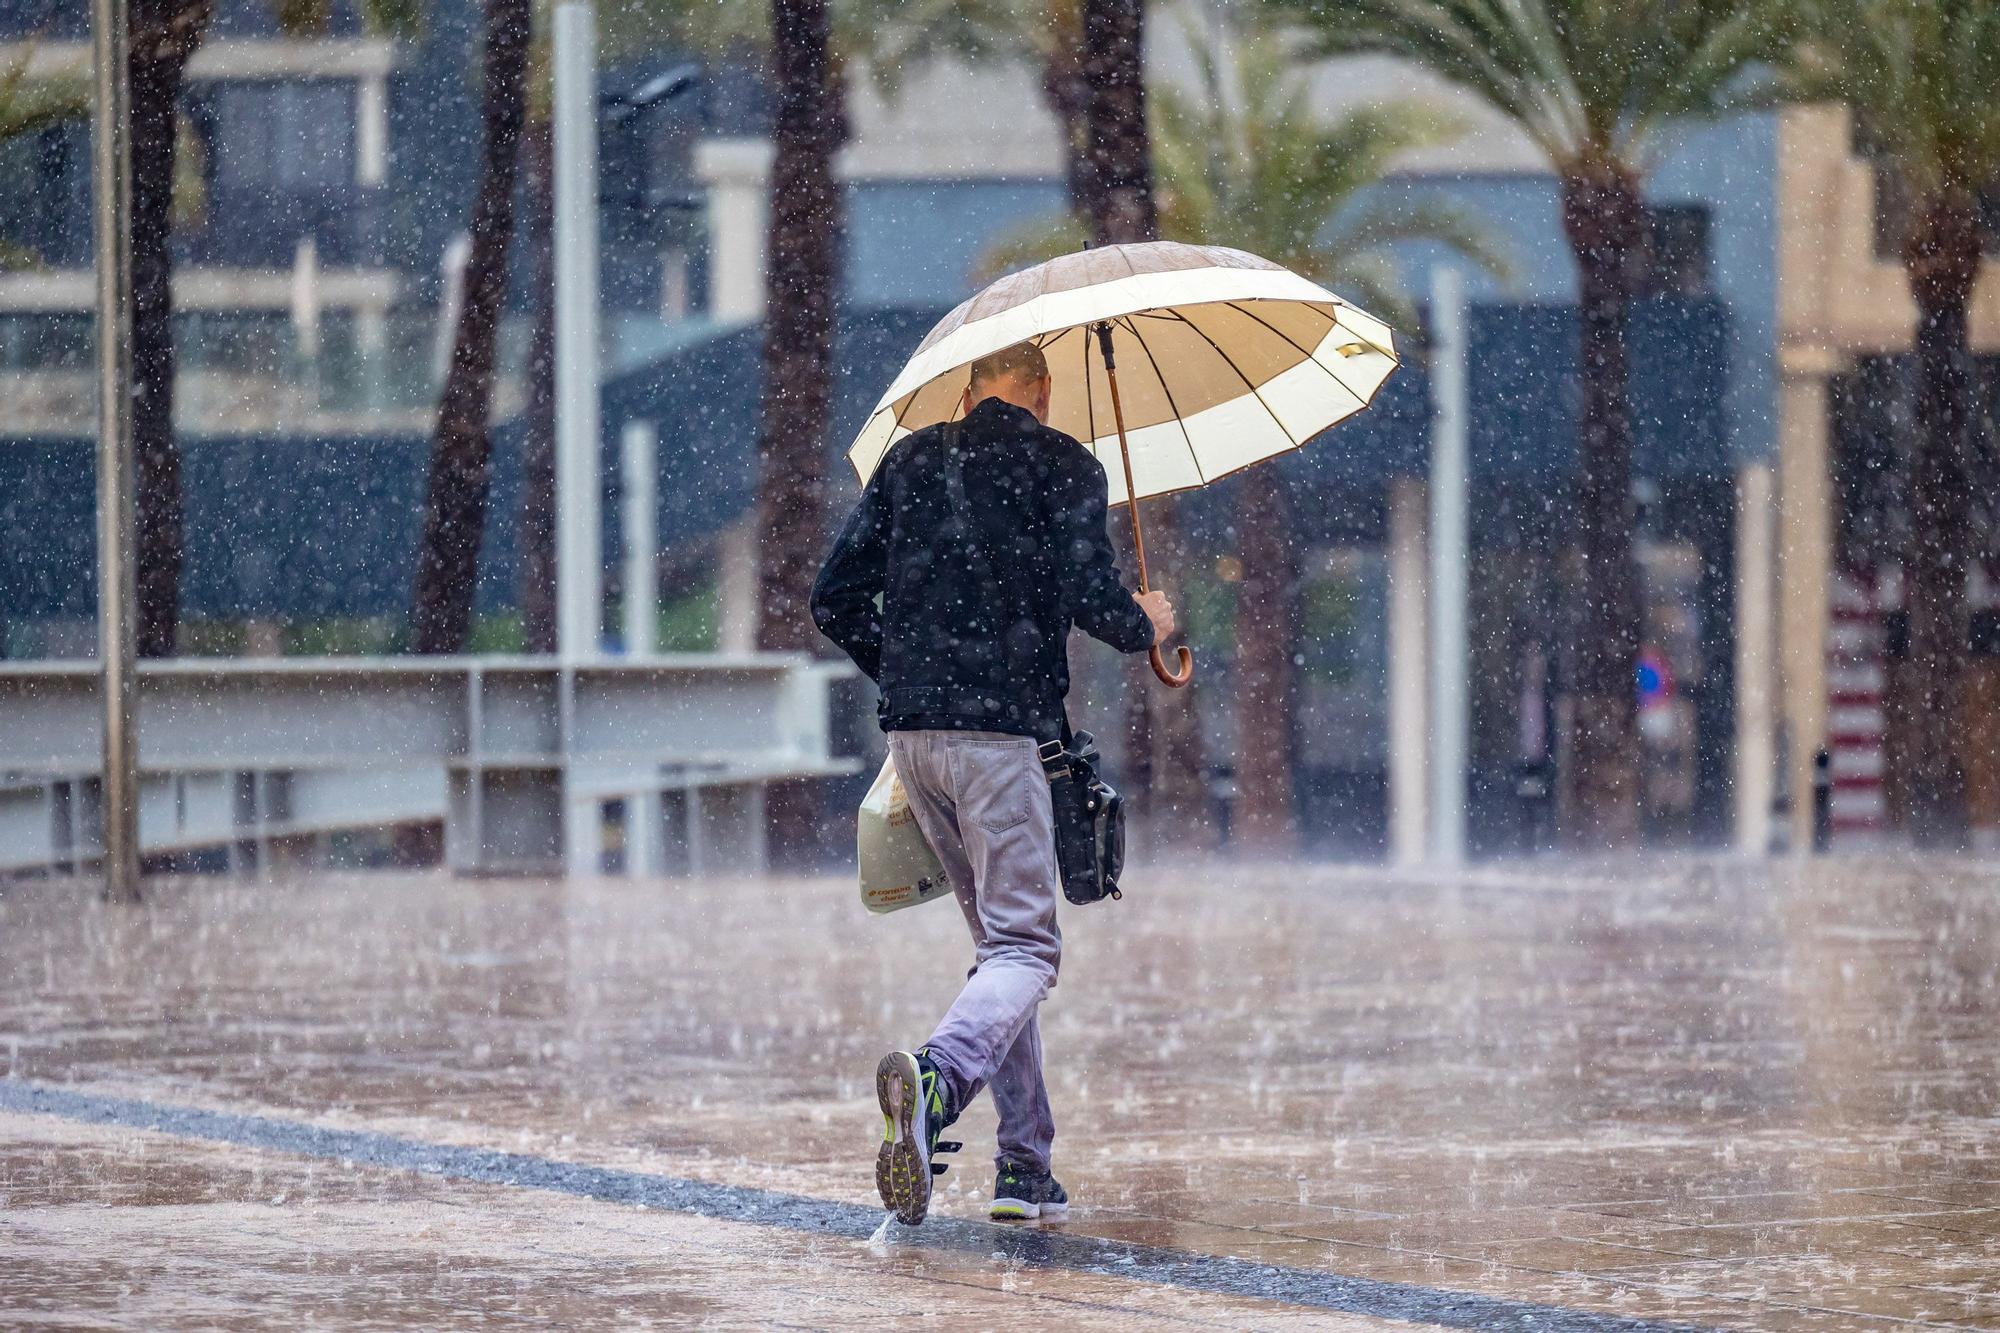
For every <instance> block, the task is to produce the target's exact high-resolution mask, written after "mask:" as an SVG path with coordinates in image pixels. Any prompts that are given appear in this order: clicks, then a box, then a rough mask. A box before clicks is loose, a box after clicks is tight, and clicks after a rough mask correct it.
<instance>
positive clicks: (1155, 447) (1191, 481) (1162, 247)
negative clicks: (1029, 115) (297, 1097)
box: [847, 241, 1397, 686]
mask: <svg viewBox="0 0 2000 1333" xmlns="http://www.w3.org/2000/svg"><path fill="white" fill-rule="evenodd" d="M1019 342H1033V343H1034V344H1036V345H1037V346H1038V347H1040V348H1041V349H1042V352H1043V353H1044V355H1046V356H1047V358H1048V362H1049V373H1050V375H1051V376H1052V377H1053V379H1054V384H1053V387H1052V390H1051V393H1050V398H1049V425H1051V426H1053V427H1055V428H1056V429H1057V430H1060V431H1062V432H1064V433H1065V434H1068V435H1072V436H1074V437H1075V438H1076V439H1077V440H1079V441H1080V442H1081V443H1082V444H1083V445H1084V446H1085V447H1086V448H1088V449H1089V450H1090V451H1091V453H1092V454H1093V455H1094V456H1095V457H1096V458H1097V460H1098V462H1099V463H1100V464H1101V465H1103V467H1104V470H1105V473H1106V476H1107V477H1108V479H1109V489H1110V494H1111V502H1112V503H1113V504H1127V503H1129V504H1131V506H1132V540H1133V546H1134V551H1135V554H1136V556H1137V559H1138V566H1139V590H1140V591H1141V592H1144V591H1146V590H1147V588H1148V579H1147V571H1146V539H1145V534H1144V531H1143V529H1142V528H1141V526H1140V523H1139V506H1138V501H1140V500H1143V499H1146V498H1148V497H1151V496H1156V495H1168V494H1171V493H1173V492H1175V491H1184V490H1189V489H1192V488H1194V487H1196V486H1205V485H1207V484H1208V483H1209V482H1212V481H1215V480H1217V479H1219V478H1221V477H1225V476H1228V475H1229V474H1230V473H1232V472H1236V471H1239V470H1241V469H1243V468H1246V467H1248V466H1250V465H1251V464H1253V463H1257V462H1261V461H1262V460H1264V459H1267V458H1271V457H1273V456H1275V455H1277V454H1282V453H1285V452H1288V451H1289V450H1292V449H1296V448H1299V447H1300V446H1301V445H1303V444H1305V443H1306V442H1307V441H1308V440H1310V439H1312V437H1313V436H1315V435H1317V434H1319V433H1320V432H1321V431H1323V430H1325V429H1326V428H1327V427H1329V426H1331V425H1333V424H1334V423H1335V422H1337V421H1340V420H1341V419H1342V418H1344V417H1348V416H1351V415H1352V414H1354V413H1355V412H1358V411H1360V410H1361V409H1362V408H1364V407H1366V406H1367V405H1368V403H1369V401H1370V400H1371V399H1372V398H1373V397H1374V396H1375V391H1376V390H1377V389H1378V388H1380V387H1381V385H1382V381H1383V380H1385V379H1387V378H1388V377H1389V373H1390V372H1391V371H1393V370H1394V369H1395V368H1396V365H1397V359H1396V352H1395V344H1394V338H1393V335H1392V334H1391V332H1390V329H1389V326H1388V325H1387V324H1384V323H1383V322H1382V321H1381V320H1379V319H1376V318H1375V317H1374V316H1373V315H1370V314H1368V313H1366V312H1365V311H1363V310H1360V309H1359V308H1357V307H1355V306H1352V305H1349V304H1348V303H1347V302H1346V301H1343V300H1341V299H1340V298H1339V297H1338V296H1335V295H1334V294H1333V293H1332V292H1330V291H1327V290H1326V289H1325V288H1324V287H1321V286H1319V285H1318V284H1317V283H1314V282H1311V281H1309V280H1308V279H1306V278H1302V277H1300V276H1299V275H1298V274H1296V273H1293V272H1292V271H1290V270H1289V269H1286V268H1283V267H1281V266H1279V265H1277V264H1273V263H1272V262H1271V261H1269V260H1268V259H1260V258H1258V257H1257V256H1256V255H1253V254H1248V253H1246V252H1244V251H1242V250H1231V249H1228V248H1227V247H1224V246H1218V245H1183V244H1180V243H1179V242H1175V241H1148V242H1145V243H1142V244H1137V245H1113V246H1105V247H1102V248H1100V249H1095V250H1084V251H1081V252H1079V253H1076V254H1070V255H1063V256H1062V257H1060V258H1057V259H1051V260H1049V261H1048V262H1047V263H1044V264H1038V265H1036V266H1035V267H1033V268H1029V269H1023V270H1021V271H1020V272H1018V273H1012V274H1009V275H1008V276H1006V277H1004V278H1001V279H1000V280H998V281H997V282H995V283H993V284H992V285H991V286H989V287H987V288H986V289H985V290H984V291H981V292H980V293H979V294H978V295H976V296H974V297H972V298H971V299H970V300H968V301H966V302H965V303H964V304H963V305H961V306H959V307H958V308H957V309H956V310H954V311H952V312H951V313H950V314H949V315H946V316H945V317H944V318H943V319H942V320H940V321H938V324H937V326H936V327H935V328H933V329H932V330H931V331H930V333H929V334H928V335H927V336H926V337H925V338H924V340H923V342H922V343H920V344H919V345H918V347H917V350H916V353H915V354H914V355H913V356H911V358H910V360H909V363H908V364H907V365H905V366H904V367H903V370H902V372H901V373H900V374H898V375H897V376H896V379H895V382H894V383H892V384H891V385H890V386H889V390H888V392H887V393H885V394H883V395H882V399H881V401H880V402H879V403H877V404H876V405H875V410H874V411H873V412H872V413H871V414H870V415H869V417H868V420H867V422H866V424H864V425H863V426H862V428H861V433H860V434H859V435H858V436H856V437H855V440H854V443H853V445H852V446H851V447H850V448H849V450H848V454H847V456H848V458H849V460H850V461H851V462H852V463H853V464H854V468H855V471H856V472H857V473H859V474H860V477H861V480H862V482H863V483H866V482H867V480H868V477H869V475H870V474H871V473H873V472H874V470H875V468H876V466H877V465H879V464H880V463H881V461H882V458H883V456H884V455H885V454H887V453H888V451H889V449H890V447H891V446H892V445H894V444H895V443H896V441H897V440H900V439H901V438H903V436H905V435H908V434H910V433H912V432H913V431H918V430H922V429H923V428H924V427H926V426H932V425H936V424H937V423H939V422H942V421H949V420H951V419H953V418H954V417H956V416H957V415H958V414H959V413H960V411H961V410H962V409H963V406H964V398H965V391H966V388H967V387H968V385H969V383H970V380H971V366H972V363H973V362H974V361H976V360H978V359H979V358H980V357H983V356H986V355H988V354H989V353H992V352H997V351H999V350H1000V349H1001V348H1004V347H1011V346H1013V345H1014V344H1015V343H1019ZM1152 658H1153V670H1154V672H1155V674H1157V675H1158V676H1159V678H1160V679H1161V680H1162V681H1164V682H1166V683H1167V684H1169V685H1176V686H1178V685H1185V684H1186V683H1187V681H1188V679H1189V677H1190V675H1191V674H1192V671H1193V664H1192V661H1191V658H1190V655H1189V653H1188V650H1187V649H1186V648H1185V647H1183V648H1182V649H1181V650H1180V662H1179V669H1178V670H1177V671H1170V670H1169V669H1168V668H1167V666H1166V663H1165V662H1164V661H1163V660H1162V659H1161V657H1160V651H1159V649H1158V648H1155V649H1154V650H1153V654H1152Z"/></svg>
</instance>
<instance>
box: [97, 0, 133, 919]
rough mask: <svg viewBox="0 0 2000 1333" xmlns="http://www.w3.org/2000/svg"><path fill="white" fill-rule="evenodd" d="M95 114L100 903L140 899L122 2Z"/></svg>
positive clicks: (127, 108)
mask: <svg viewBox="0 0 2000 1333" xmlns="http://www.w3.org/2000/svg"><path fill="white" fill-rule="evenodd" d="M91 26H92V38H93V43H92V45H93V76H94V80H95V83H96V92H97V107H96V113H95V116H94V125H93V133H92V144H91V178H92V192H93V194H94V204H95V207H94V209H93V213H94V217H95V230H96V243H97V414H98V415H97V644H98V647H97V659H98V669H99V672H100V676H101V680H100V686H101V693H102V696H103V702H104V775H103V786H102V795H103V799H102V802H101V804H102V806H103V819H104V896H105V897H106V898H107V899H110V900H112V901H114V902H128V903H129V902H137V901H138V900H139V771H138V770H139V739H138V729H137V726H136V717H135V713H134V704H135V702H136V701H135V695H134V685H135V677H136V669H135V662H136V658H137V657H138V632H137V623H136V619H135V614H134V603H135V601H136V600H137V590H136V584H135V579H134V575H133V570H132V561H133V546H134V531H135V524H134V520H133V501H132V478H133V472H134V468H133V460H132V228H131V220H132V105H131V89H130V79H129V74H130V65H129V64H128V61H127V56H126V52H127V49H128V46H129V43H130V36H131V34H130V30H129V28H128V27H127V18H126V0H91Z"/></svg>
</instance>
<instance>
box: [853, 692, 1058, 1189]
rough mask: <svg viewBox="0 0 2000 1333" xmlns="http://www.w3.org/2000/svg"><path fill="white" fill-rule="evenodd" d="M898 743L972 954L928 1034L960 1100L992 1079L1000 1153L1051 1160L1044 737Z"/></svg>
mask: <svg viewBox="0 0 2000 1333" xmlns="http://www.w3.org/2000/svg"><path fill="white" fill-rule="evenodd" d="M889 752H890V754H891V755H892V756H893V757H894V758H895V761H896V772H897V774H898V775H899V776H900V777H901V778H902V781H903V790H904V791H905V792H906V793H907V794H908V796H909V801H910V811H911V813H912V814H914V815H915V816H916V818H917V827H918V828H920V829H922V830H923V833H924V837H925V839H926V840H927V841H929V843H930V845H931V847H932V849H933V850H935V851H936V852H937V855H938V859H939V860H940V861H942V862H943V863H944V869H945V873H946V874H947V875H948V876H949V877H950V879H951V885H952V889H953V891H954V892H955V893H956V895H957V897H958V905H959V909H960V910H961V911H963V912H964V913H965V923H966V925H967V926H969V927H971V929H972V943H973V957H974V960H975V961H974V965H973V968H972V972H971V974H970V976H969V977H968V978H967V980H966V983H965V988H964V989H963V990H961V991H960V992H959V993H958V999H956V1000H955V1001H953V1002H952V1006H951V1009H950V1010H949V1011H948V1012H947V1013H946V1014H945V1016H944V1020H943V1021H942V1022H940V1023H939V1024H938V1026H937V1031H935V1032H933V1033H932V1034H931V1039H930V1041H929V1042H928V1043H927V1045H928V1046H929V1047H930V1052H931V1058H932V1059H933V1060H935V1061H936V1062H937V1064H938V1066H939V1069H940V1071H941V1072H942V1074H943V1077H944V1078H945V1080H946V1081H947V1082H948V1083H949V1084H950V1087H951V1092H952V1104H953V1105H954V1106H957V1107H959V1108H961V1109H963V1108H964V1106H965V1105H966V1103H968V1102H970V1101H971V1100H972V1099H973V1098H974V1097H976V1096H978V1095H979V1091H980V1089H981V1088H984V1087H988V1086H990V1087H991V1088H992V1089H993V1107H994V1110H995V1111H996V1112H997V1113H998V1114H999V1118H1000V1134H999V1150H998V1152H997V1153H996V1154H995V1156H994V1162H995V1163H996V1165H997V1164H1000V1163H1005V1162H1014V1163H1016V1164H1018V1165H1021V1166H1024V1167H1028V1168H1030V1169H1032V1170H1036V1171H1047V1170H1048V1169H1049V1149H1050V1146H1051V1145H1052V1144H1053V1143H1054V1141H1055V1134H1056V1129H1055V1121H1054V1119H1053V1118H1052V1117H1051V1115H1050V1113H1049V1094H1048V1090H1047V1088H1046V1087H1044V1085H1043V1083H1042V1032H1041V1026H1040V1024H1039V1023H1038V1022H1037V1020H1036V1010H1037V1009H1038V1008H1039V1007H1040V1005H1041V1002H1042V997H1043V996H1044V995H1046V994H1048V991H1049V988H1050V987H1051V986H1053V985H1055V984H1056V968H1057V966H1058V965H1059V964H1060V963H1061V961H1062V933H1061V932H1060V931H1059V930H1057V928H1056V884H1057V874H1056V842H1055V824H1054V818H1053V816H1052V814H1051V813H1050V809H1049V784H1048V779H1047V778H1046V777H1044V776H1043V774H1042V765H1041V761H1040V759H1039V758H1038V757H1037V753H1036V745H1035V742H1033V741H1032V740H1029V739H1028V738H1027V737H1025V736H1008V735H1004V734H1002V733H999V732H989V731H892V732H890V733H889Z"/></svg>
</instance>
